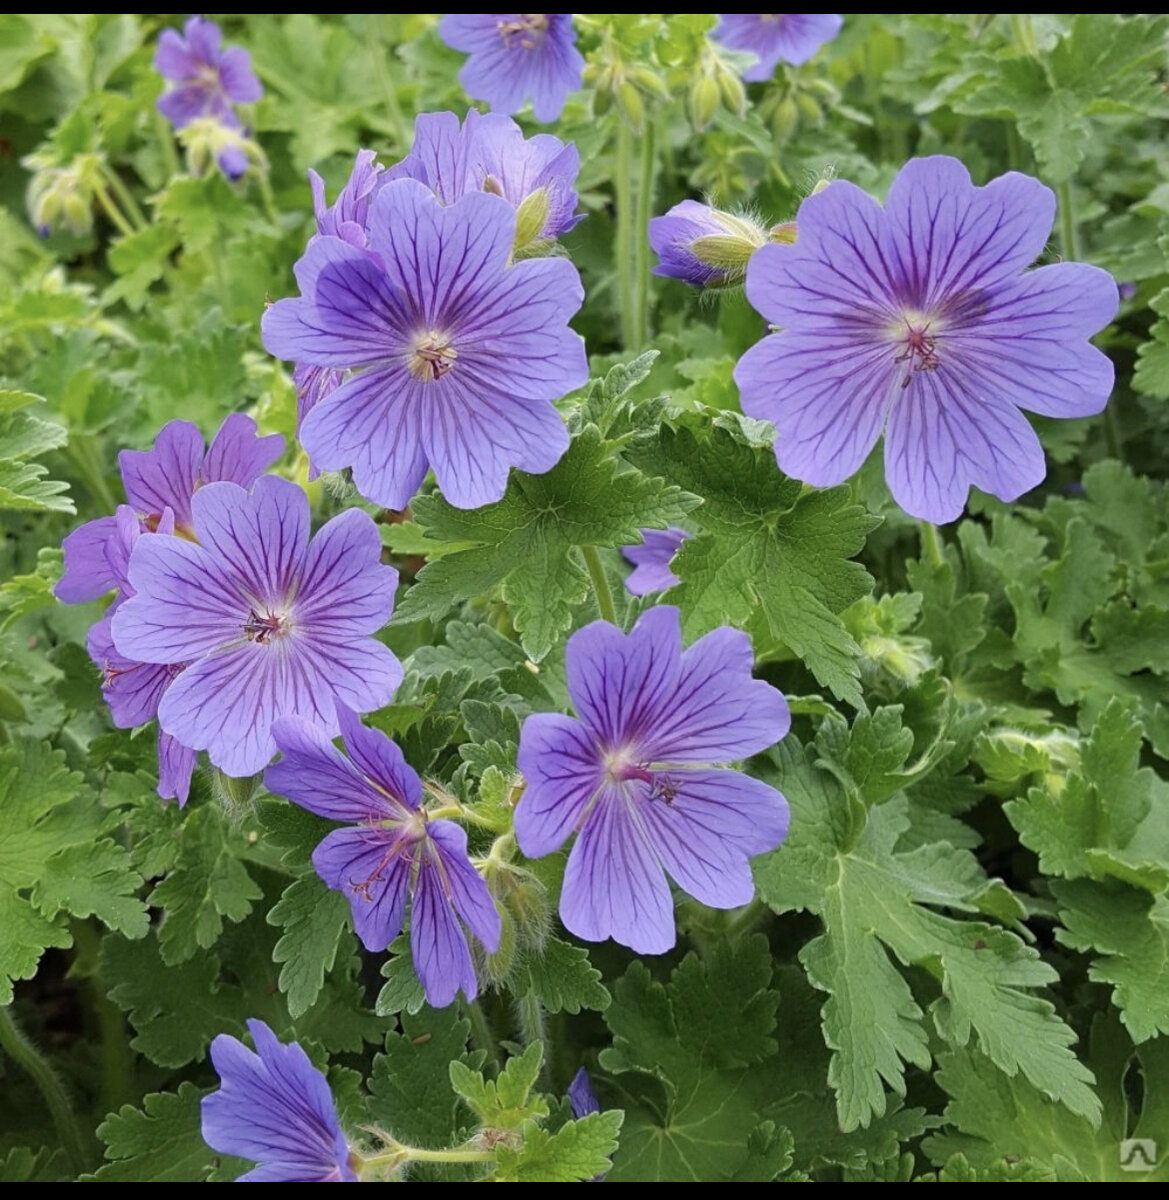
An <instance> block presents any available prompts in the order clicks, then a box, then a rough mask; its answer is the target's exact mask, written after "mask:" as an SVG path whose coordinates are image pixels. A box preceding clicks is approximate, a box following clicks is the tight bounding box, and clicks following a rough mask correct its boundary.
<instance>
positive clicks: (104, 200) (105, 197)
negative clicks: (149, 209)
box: [93, 179, 135, 237]
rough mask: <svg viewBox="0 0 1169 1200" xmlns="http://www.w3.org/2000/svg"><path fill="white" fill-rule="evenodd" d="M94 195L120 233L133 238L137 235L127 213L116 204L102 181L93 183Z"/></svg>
mask: <svg viewBox="0 0 1169 1200" xmlns="http://www.w3.org/2000/svg"><path fill="white" fill-rule="evenodd" d="M93 194H94V196H96V197H97V202H98V204H100V205H101V209H102V212H104V213H105V215H106V216H107V217H109V219H110V220H111V221H112V222H113V223H114V225H115V226H117V229H118V231H119V232H120V233H121V234H123V235H124V236H125V237H131V236H132V235H133V234H134V233H135V229H134V226H133V225H131V224H130V222H129V220H128V219H127V217H126V215H125V213H123V212H122V210H121V209H120V208H119V207H118V206H117V205H116V204H115V203H114V198H113V196H111V195H110V194H109V192H108V191H107V190H106V186H105V184H104V183H102V182H101V181H100V180H97V179H95V180H94V181H93Z"/></svg>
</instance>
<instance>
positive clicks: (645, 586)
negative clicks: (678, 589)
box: [621, 526, 690, 596]
mask: <svg viewBox="0 0 1169 1200" xmlns="http://www.w3.org/2000/svg"><path fill="white" fill-rule="evenodd" d="M641 536H642V537H643V538H645V541H644V542H643V543H642V544H641V545H640V546H622V547H621V553H622V554H624V555H625V557H626V558H627V559H628V560H629V561H630V562H631V563H633V566H634V570H633V571H631V572H630V574H629V577H628V578H627V579H626V580H625V586H626V587H627V588H628V589H629V590H630V591H631V592H632V593H633V595H635V596H646V595H648V594H649V593H650V592H665V591H668V590H669V589H670V588H672V587H674V586H675V585H676V584H678V583H679V582H680V580H679V579H678V576H677V575H675V574H674V572H673V571H671V570H670V562H671V560H672V559H673V557H674V555H675V554H677V553H678V547H679V546H681V545H682V543H683V542H684V541H685V540H686V539H687V538H688V537H689V536H690V535H689V534H688V533H687V532H686V530H685V529H677V528H675V527H674V526H671V527H670V528H669V529H643V530H642V531H641Z"/></svg>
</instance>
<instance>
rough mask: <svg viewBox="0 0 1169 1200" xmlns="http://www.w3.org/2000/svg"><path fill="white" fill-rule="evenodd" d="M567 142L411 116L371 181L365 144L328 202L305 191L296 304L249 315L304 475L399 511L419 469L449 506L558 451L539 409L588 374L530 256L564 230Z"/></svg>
mask: <svg viewBox="0 0 1169 1200" xmlns="http://www.w3.org/2000/svg"><path fill="white" fill-rule="evenodd" d="M578 168H579V158H578V156H577V152H576V150H575V148H574V147H571V146H568V147H566V146H564V145H563V144H562V143H561V142H560V141H559V140H558V139H556V138H553V137H549V136H541V137H536V138H532V139H529V140H525V139H524V137H523V135H522V133H521V132H520V130H519V128H518V127H517V126H516V125H515V124H514V123H513V122H512V121H511V120H510V119H508V118H506V117H501V116H487V117H481V116H479V114H475V113H473V114H469V115H468V117H467V120H466V121H465V122H463V123H462V124H461V125H460V123H459V121H458V119H457V118H456V117H455V116H454V115H453V114H451V113H429V114H423V115H422V116H420V117H419V118H418V124H417V131H416V137H415V143H414V148H413V150H412V152H411V153H410V155H409V156H408V157H407V158H406V159H405V160H403V161H402V162H401V163H399V164H398V165H397V166H395V167H393V168H391V169H390V170H388V171H382V170H380V169H379V167H378V165H377V163H376V162H375V161H374V158H373V156H372V155H371V154H370V153H369V152H368V151H363V152H362V153H361V154H359V155H358V159H357V163H356V165H355V166H354V169H353V174H352V175H351V177H350V180H349V182H348V183H347V184H346V186H345V188H344V189H343V190H342V192H341V194H340V196H339V197H338V198H337V201H336V203H335V204H334V205H333V206H332V207H331V208H330V207H328V206H326V205H325V203H324V189H323V185H321V184H320V182H319V181H315V182H314V194H315V197H316V202H317V227H318V233H317V236H315V237H314V238H313V239H312V240H311V241H310V242H309V245H308V248H307V250H306V251H305V254H304V257H303V258H302V259H301V260H300V261H299V262H298V263H297V264H296V278H297V282H298V284H299V285H300V292H301V294H300V296H299V297H296V298H294V299H288V300H281V301H278V302H277V303H276V304H274V305H273V306H272V307H271V308H270V309H269V310H268V312H267V313H266V314H265V315H264V321H263V333H264V345H265V346H266V347H267V348H268V350H269V351H270V352H271V353H272V354H275V355H277V356H278V357H280V358H284V359H286V360H289V361H292V362H294V363H295V364H296V378H297V383H298V396H299V411H300V414H301V424H300V433H299V435H300V439H301V442H302V444H303V445H304V447H305V449H306V450H307V451H308V454H309V457H310V459H311V461H312V464H313V467H314V468H315V469H318V470H332V471H338V470H343V469H350V470H351V471H352V474H353V481H354V483H355V484H356V485H357V488H358V490H359V491H360V492H361V494H362V495H363V496H365V497H366V498H367V499H369V500H372V501H373V502H375V503H377V504H381V505H384V506H386V507H387V508H393V509H403V508H405V507H406V505H407V504H408V503H409V502H410V499H411V497H412V496H413V495H414V493H415V492H416V491H417V490H418V488H419V486H420V485H421V483H422V481H423V478H424V477H425V475H426V472H427V470H428V469H432V470H433V471H434V474H435V477H436V479H437V481H438V484H439V487H440V488H441V489H442V492H443V495H444V496H445V497H446V499H447V500H449V501H450V502H451V503H452V504H455V505H458V506H459V507H461V508H477V507H479V506H481V505H483V504H488V503H491V502H493V501H495V500H498V499H499V498H500V497H501V496H502V495H503V492H504V488H505V487H506V485H507V476H508V472H509V470H510V469H511V467H513V466H514V467H520V468H521V469H523V470H526V471H530V472H536V473H540V472H543V471H547V470H549V469H550V468H551V467H553V466H554V465H555V464H556V463H557V462H558V461H559V460H560V457H561V456H562V455H563V453H564V451H565V450H566V449H567V448H568V432H567V429H566V428H565V425H564V422H563V420H562V419H561V417H560V415H559V413H558V412H557V411H556V409H555V408H554V407H553V404H552V402H553V401H555V400H558V399H560V398H561V397H562V396H564V395H565V394H566V393H568V392H570V391H573V390H574V389H575V388H577V387H580V386H581V385H582V384H584V382H585V381H586V380H587V378H588V364H587V361H586V358H585V352H584V344H583V342H582V341H581V339H580V337H579V336H578V335H577V334H576V333H574V332H573V331H572V330H571V329H570V328H569V325H568V321H569V318H570V317H571V316H572V315H573V314H574V313H575V312H576V310H577V309H578V308H579V307H580V304H581V301H582V300H583V298H584V292H583V289H582V288H581V283H580V277H579V275H578V274H577V272H576V268H575V267H574V266H573V265H572V263H571V262H569V261H568V259H566V258H550V257H527V258H522V259H521V260H520V261H516V258H517V255H519V254H523V253H531V252H532V251H533V250H535V249H538V248H541V247H542V248H545V249H546V248H548V247H549V246H550V245H551V244H552V243H553V241H554V240H555V239H556V238H557V237H558V236H559V235H560V234H562V233H564V232H566V231H567V230H568V229H570V228H571V227H572V226H573V225H574V224H575V223H576V220H577V217H576V216H575V208H576V193H575V190H574V183H575V179H576V174H577V170H578Z"/></svg>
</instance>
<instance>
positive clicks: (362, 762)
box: [337, 704, 422, 809]
mask: <svg viewBox="0 0 1169 1200" xmlns="http://www.w3.org/2000/svg"><path fill="white" fill-rule="evenodd" d="M337 718H338V720H339V722H340V725H341V736H342V737H343V738H344V739H345V748H346V749H347V750H348V751H349V757H350V758H351V759H352V760H353V763H354V765H355V766H356V767H357V769H358V770H359V771H361V772H363V773H364V774H365V776H366V777H367V778H369V779H372V780H373V781H374V783H376V784H377V785H378V787H380V788H382V789H383V790H385V791H387V792H389V794H390V795H391V796H393V797H394V799H395V800H398V801H399V802H400V803H402V804H404V805H405V806H406V807H407V808H415V809H416V808H418V807H419V806H420V805H421V804H422V780H421V779H419V778H418V772H417V771H415V770H414V768H413V767H411V766H410V765H409V763H407V762H406V759H405V756H404V755H403V754H402V750H401V748H400V747H399V746H398V743H397V742H395V741H393V740H391V739H390V738H388V737H387V736H386V735H385V734H384V733H382V731H381V730H380V729H369V728H367V727H366V726H365V725H363V724H362V723H361V718H360V717H359V716H358V715H357V714H356V713H355V712H353V711H352V710H351V709H349V708H346V707H345V705H344V704H338V705H337Z"/></svg>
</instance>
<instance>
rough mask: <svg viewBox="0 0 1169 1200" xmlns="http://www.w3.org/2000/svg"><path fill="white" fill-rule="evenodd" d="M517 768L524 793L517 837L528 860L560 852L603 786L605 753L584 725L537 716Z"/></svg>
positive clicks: (528, 724) (528, 726) (523, 735)
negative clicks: (558, 850) (602, 755)
mask: <svg viewBox="0 0 1169 1200" xmlns="http://www.w3.org/2000/svg"><path fill="white" fill-rule="evenodd" d="M517 765H518V766H519V769H520V771H521V772H522V773H523V776H524V794H523V797H522V798H521V799H520V802H519V804H518V805H516V811H515V834H516V839H517V841H518V842H519V846H520V849H521V850H522V851H523V852H524V854H526V855H527V856H528V858H539V857H540V856H541V855H544V854H550V853H551V852H552V851H553V850H556V849H557V848H558V847H559V846H560V845H561V844H562V843H563V842H564V840H565V838H567V837H568V835H569V834H570V833H571V832H572V831H573V829H574V828H576V826H577V825H578V824H579V823H580V820H581V818H582V817H583V816H584V812H585V809H586V808H587V807H588V804H589V801H590V800H592V798H593V797H594V796H595V795H596V793H597V789H598V788H599V787H600V786H601V782H602V780H603V778H604V772H603V770H602V767H601V757H600V752H599V750H598V748H597V745H596V743H595V742H594V741H593V739H592V737H591V736H590V735H589V733H588V731H587V730H586V729H585V727H584V726H583V725H582V724H581V723H580V722H579V721H577V720H575V719H574V718H573V717H567V716H564V715H563V714H562V713H533V714H532V715H531V716H530V717H528V718H527V719H526V720H525V721H524V724H523V728H522V729H521V730H520V749H519V756H518V759H517Z"/></svg>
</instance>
